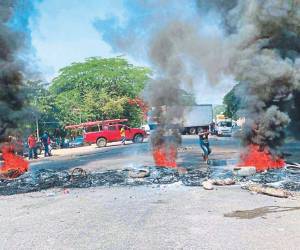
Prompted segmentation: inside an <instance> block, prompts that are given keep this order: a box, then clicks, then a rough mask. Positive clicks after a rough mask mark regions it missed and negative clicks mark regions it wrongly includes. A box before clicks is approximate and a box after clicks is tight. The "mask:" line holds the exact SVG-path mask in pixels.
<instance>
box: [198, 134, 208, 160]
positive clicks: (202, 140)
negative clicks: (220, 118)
mask: <svg viewBox="0 0 300 250" xmlns="http://www.w3.org/2000/svg"><path fill="white" fill-rule="evenodd" d="M208 135H209V131H208V130H207V129H205V130H202V131H200V132H199V134H198V136H199V144H200V147H201V149H202V151H203V159H204V161H206V162H207V161H208V155H209V154H210V153H211V149H210V147H209V141H208Z"/></svg>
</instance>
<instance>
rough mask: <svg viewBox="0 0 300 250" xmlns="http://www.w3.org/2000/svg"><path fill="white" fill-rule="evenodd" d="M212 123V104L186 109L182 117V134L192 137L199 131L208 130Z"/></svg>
mask: <svg viewBox="0 0 300 250" xmlns="http://www.w3.org/2000/svg"><path fill="white" fill-rule="evenodd" d="M212 122H213V106H212V104H201V105H194V106H188V107H186V109H185V111H184V117H183V130H182V132H183V134H190V135H194V134H197V133H198V132H199V131H200V130H201V129H208V128H209V125H210V124H211V123H212Z"/></svg>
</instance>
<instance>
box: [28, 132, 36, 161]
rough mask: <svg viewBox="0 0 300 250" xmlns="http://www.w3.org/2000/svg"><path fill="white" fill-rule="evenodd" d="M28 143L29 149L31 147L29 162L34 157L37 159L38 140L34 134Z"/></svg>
mask: <svg viewBox="0 0 300 250" xmlns="http://www.w3.org/2000/svg"><path fill="white" fill-rule="evenodd" d="M27 143H28V147H29V154H28V158H29V160H30V159H33V157H34V159H37V152H36V138H35V136H34V134H31V135H30V136H29V137H28V140H27Z"/></svg>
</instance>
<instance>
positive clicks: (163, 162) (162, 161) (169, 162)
mask: <svg viewBox="0 0 300 250" xmlns="http://www.w3.org/2000/svg"><path fill="white" fill-rule="evenodd" d="M176 157H177V150H176V147H175V146H173V145H170V146H169V147H166V146H160V147H156V148H154V149H153V158H154V162H155V165H156V166H158V167H169V168H176V167H177V163H176Z"/></svg>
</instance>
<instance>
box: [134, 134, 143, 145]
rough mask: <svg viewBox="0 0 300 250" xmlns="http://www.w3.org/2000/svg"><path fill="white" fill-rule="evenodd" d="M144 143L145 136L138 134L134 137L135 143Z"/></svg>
mask: <svg viewBox="0 0 300 250" xmlns="http://www.w3.org/2000/svg"><path fill="white" fill-rule="evenodd" d="M143 141H144V136H143V135H141V134H137V135H135V136H134V137H133V142H134V143H142V142H143Z"/></svg>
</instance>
